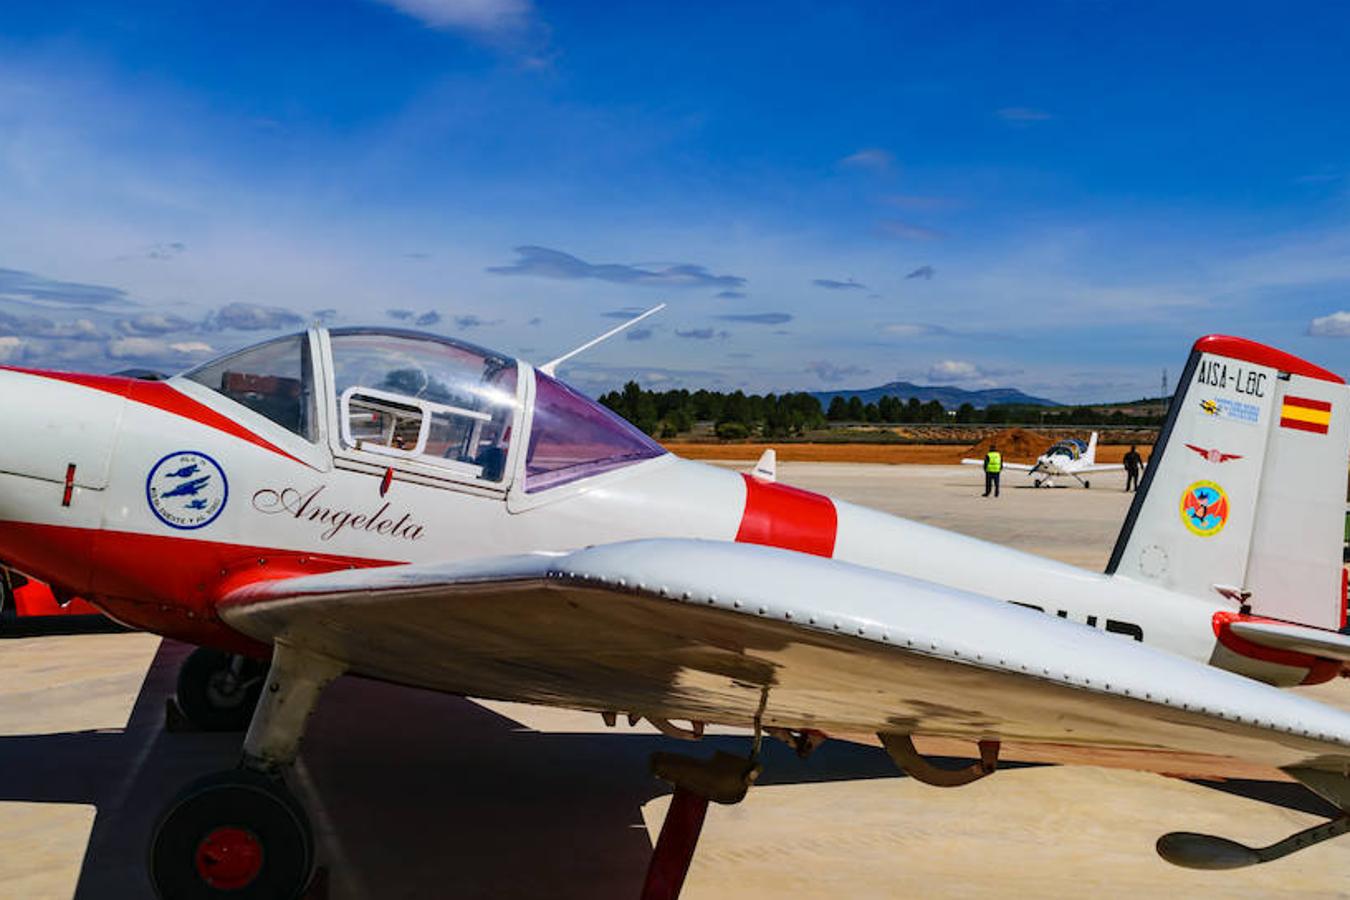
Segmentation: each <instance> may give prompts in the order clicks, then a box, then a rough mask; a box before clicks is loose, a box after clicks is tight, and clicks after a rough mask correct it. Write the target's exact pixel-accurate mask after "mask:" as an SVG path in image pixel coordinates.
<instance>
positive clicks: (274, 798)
mask: <svg viewBox="0 0 1350 900" xmlns="http://www.w3.org/2000/svg"><path fill="white" fill-rule="evenodd" d="M149 866H150V882H151V884H153V885H154V888H155V894H156V895H157V896H159V897H161V898H164V900H226V898H228V900H290V898H297V897H299V896H300V895H301V894H302V893H303V892H304V890H305V887H306V886H307V885H308V884H309V880H310V878H311V877H312V875H313V873H314V834H313V832H312V830H311V829H310V825H309V818H308V817H307V816H306V815H305V812H304V810H303V809H301V807H300V804H299V803H297V802H296V800H295V798H293V797H292V796H291V795H290V793H289V792H288V791H287V790H286V788H285V787H284V786H283V785H282V784H281V783H280V782H278V781H273V780H272V779H270V778H268V777H267V776H265V775H262V774H260V773H257V772H251V771H248V770H245V769H237V770H234V771H230V772H219V773H216V774H214V775H208V776H206V777H205V778H202V779H200V780H198V781H195V782H193V783H192V784H190V785H188V787H187V788H185V789H184V790H183V792H182V793H180V794H179V795H178V796H177V797H175V798H174V799H173V801H172V802H171V803H169V805H168V806H167V807H166V808H165V810H164V813H163V814H162V815H161V816H160V817H159V821H158V822H156V823H155V828H154V830H153V831H152V832H151V835H150V852H149Z"/></svg>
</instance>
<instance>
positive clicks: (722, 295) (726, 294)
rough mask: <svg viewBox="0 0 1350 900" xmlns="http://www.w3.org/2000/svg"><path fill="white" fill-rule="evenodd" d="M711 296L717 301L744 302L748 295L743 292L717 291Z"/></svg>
mask: <svg viewBox="0 0 1350 900" xmlns="http://www.w3.org/2000/svg"><path fill="white" fill-rule="evenodd" d="M713 296H714V297H716V298H717V299H718V300H744V299H745V298H746V297H747V296H748V295H747V294H746V293H745V291H718V292H717V293H716V294H713Z"/></svg>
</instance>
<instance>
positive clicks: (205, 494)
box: [145, 450, 230, 529]
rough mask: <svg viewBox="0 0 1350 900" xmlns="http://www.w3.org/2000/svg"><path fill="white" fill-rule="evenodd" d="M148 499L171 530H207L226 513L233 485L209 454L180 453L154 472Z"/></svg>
mask: <svg viewBox="0 0 1350 900" xmlns="http://www.w3.org/2000/svg"><path fill="white" fill-rule="evenodd" d="M145 499H146V501H147V502H148V503H149V504H150V509H151V511H152V512H154V514H155V516H156V517H158V519H159V520H160V521H161V522H163V523H164V524H165V525H168V526H169V527H170V528H182V529H190V528H205V527H206V526H207V525H210V524H211V523H212V522H214V521H215V520H216V517H217V516H219V515H220V513H221V511H222V510H224V509H225V502H226V501H227V500H229V499H230V483H229V482H228V481H227V480H226V479H225V470H224V469H222V468H221V467H220V464H219V463H217V462H216V461H215V460H214V459H212V458H211V457H209V456H207V455H206V454H205V453H198V452H197V451H195V450H179V451H177V452H176V453H170V454H169V455H168V456H166V457H164V458H163V459H161V460H160V461H159V462H157V463H155V466H154V468H152V469H151V470H150V475H149V477H147V478H146V479H145Z"/></svg>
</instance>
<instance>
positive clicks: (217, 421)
mask: <svg viewBox="0 0 1350 900" xmlns="http://www.w3.org/2000/svg"><path fill="white" fill-rule="evenodd" d="M0 369H5V370H8V371H10V372H22V373H23V374H25V375H36V376H38V377H40V378H51V379H54V380H56V381H65V382H68V383H70V384H78V385H80V386H81V387H87V388H91V389H93V390H96V391H103V392H104V393H107V394H112V395H113V396H116V397H126V398H127V399H128V400H131V401H133V402H135V403H140V404H142V405H144V406H152V407H154V408H155V409H159V410H163V411H164V412H167V413H170V414H172V415H175V416H181V417H182V418H184V419H190V420H191V421H193V422H196V423H197V424H199V425H205V426H206V427H207V428H214V429H215V430H216V431H223V432H224V433H225V434H228V435H230V436H231V437H237V438H239V439H240V440H241V441H247V442H248V443H250V444H253V445H254V446H256V447H261V448H263V449H264V450H268V451H271V452H272V453H276V454H278V455H279V456H284V457H286V458H287V459H289V460H291V461H293V462H298V463H300V464H301V465H302V466H307V467H309V468H313V466H309V464H308V463H306V462H305V461H304V460H301V459H297V458H296V457H294V456H292V455H291V454H289V453H287V452H286V451H285V450H282V449H281V448H280V447H278V446H277V445H276V444H273V443H272V442H271V441H268V440H266V439H265V438H261V437H259V436H258V435H256V434H254V433H253V432H251V431H249V430H248V429H247V428H245V427H244V426H242V425H240V424H239V423H238V422H236V421H234V420H233V419H231V418H229V417H228V416H225V415H222V414H220V413H218V412H216V411H215V410H214V409H212V408H211V407H209V406H206V405H205V404H202V403H198V402H197V401H196V400H193V399H192V398H191V397H189V396H187V395H186V394H184V393H182V392H181V391H179V390H178V389H177V388H175V387H173V386H171V385H170V384H169V383H168V382H164V381H141V380H140V379H137V378H122V377H120V376H117V375H85V374H81V373H78V372H49V371H47V370H45V369H23V368H19V367H17V366H0Z"/></svg>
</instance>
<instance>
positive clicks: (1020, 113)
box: [995, 106, 1054, 123]
mask: <svg viewBox="0 0 1350 900" xmlns="http://www.w3.org/2000/svg"><path fill="white" fill-rule="evenodd" d="M995 115H997V116H998V117H999V118H1000V119H1002V120H1003V121H1005V122H1020V123H1027V122H1044V121H1046V120H1047V119H1053V118H1054V115H1052V114H1051V113H1048V112H1046V111H1045V110H1043V109H1036V108H1034V107H1031V106H1005V107H1003V108H1002V109H1000V110H998V111H997V112H996V113H995Z"/></svg>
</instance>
